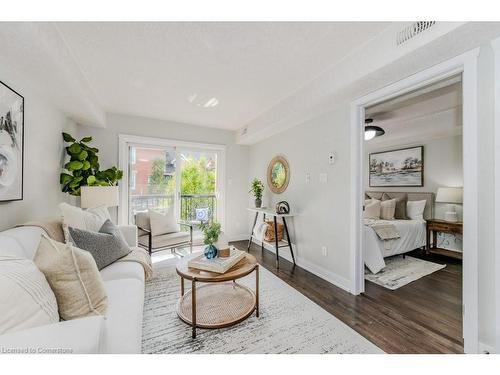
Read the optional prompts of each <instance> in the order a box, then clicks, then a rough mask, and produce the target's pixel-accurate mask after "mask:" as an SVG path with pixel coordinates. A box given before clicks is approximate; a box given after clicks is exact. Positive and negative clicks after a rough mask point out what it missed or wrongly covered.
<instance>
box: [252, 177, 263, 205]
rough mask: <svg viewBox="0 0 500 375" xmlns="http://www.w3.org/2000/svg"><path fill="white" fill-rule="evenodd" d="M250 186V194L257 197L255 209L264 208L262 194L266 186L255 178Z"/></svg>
mask: <svg viewBox="0 0 500 375" xmlns="http://www.w3.org/2000/svg"><path fill="white" fill-rule="evenodd" d="M250 186H251V187H250V191H249V193H252V194H253V195H254V197H255V207H257V208H260V207H262V192H263V191H264V184H263V183H262V181H261V180H259V179H258V178H254V179H253V181H252V184H251V185H250Z"/></svg>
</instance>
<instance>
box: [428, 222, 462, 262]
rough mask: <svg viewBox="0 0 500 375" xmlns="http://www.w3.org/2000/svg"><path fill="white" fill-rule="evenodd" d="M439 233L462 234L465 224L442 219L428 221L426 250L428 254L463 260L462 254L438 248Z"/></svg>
mask: <svg viewBox="0 0 500 375" xmlns="http://www.w3.org/2000/svg"><path fill="white" fill-rule="evenodd" d="M437 232H441V233H453V234H462V233H463V223H462V222H461V221H457V222H455V223H453V222H449V221H445V220H440V219H429V220H427V246H426V248H425V250H426V253H427V254H429V253H433V254H439V255H445V256H448V257H452V258H455V259H462V253H460V252H458V251H452V250H448V249H442V248H439V247H437V246H436V242H437V235H436V233H437ZM431 233H432V242H431Z"/></svg>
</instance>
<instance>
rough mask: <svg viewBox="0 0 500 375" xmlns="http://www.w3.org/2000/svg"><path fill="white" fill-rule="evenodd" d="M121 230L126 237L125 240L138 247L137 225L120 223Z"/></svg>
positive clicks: (131, 245)
mask: <svg viewBox="0 0 500 375" xmlns="http://www.w3.org/2000/svg"><path fill="white" fill-rule="evenodd" d="M119 228H120V231H121V232H122V234H123V237H125V241H127V244H128V245H129V246H130V247H137V226H136V225H120V226H119Z"/></svg>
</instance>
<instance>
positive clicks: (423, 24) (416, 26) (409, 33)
mask: <svg viewBox="0 0 500 375" xmlns="http://www.w3.org/2000/svg"><path fill="white" fill-rule="evenodd" d="M435 24H436V21H418V22H414V23H412V24H411V25H410V26H407V27H405V28H404V29H403V30H401V31H400V32H398V34H397V35H396V43H397V45H398V46H400V45H401V44H403V43H406V42H407V41H409V40H410V39H412V38H414V37H416V36H417V35H419V34H420V33H422V32H424V31H425V30H427V29H429V28H430V27H432V26H434V25H435Z"/></svg>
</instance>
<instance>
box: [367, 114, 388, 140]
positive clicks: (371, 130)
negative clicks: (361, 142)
mask: <svg viewBox="0 0 500 375" xmlns="http://www.w3.org/2000/svg"><path fill="white" fill-rule="evenodd" d="M372 122H373V119H372V118H367V119H365V141H369V140H371V139H373V138H375V137H380V136H381V135H384V134H385V130H384V129H382V128H381V127H380V126H375V125H366V124H371V123H372Z"/></svg>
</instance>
